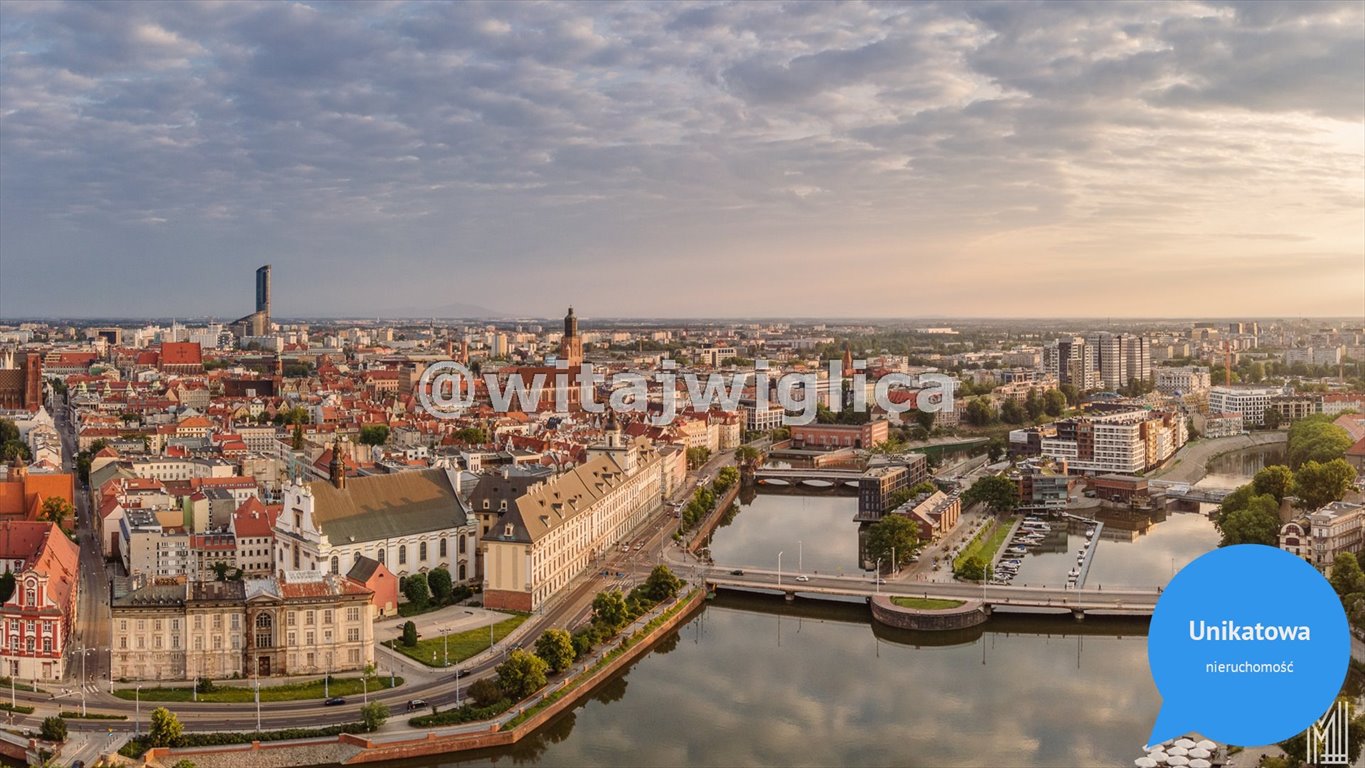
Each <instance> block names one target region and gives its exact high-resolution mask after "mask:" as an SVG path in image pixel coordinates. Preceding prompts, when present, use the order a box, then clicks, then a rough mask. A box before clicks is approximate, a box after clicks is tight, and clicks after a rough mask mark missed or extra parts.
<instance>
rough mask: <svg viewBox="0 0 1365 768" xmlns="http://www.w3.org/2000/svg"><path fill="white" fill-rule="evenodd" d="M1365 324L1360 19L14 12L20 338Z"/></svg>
mask: <svg viewBox="0 0 1365 768" xmlns="http://www.w3.org/2000/svg"><path fill="white" fill-rule="evenodd" d="M266 263H269V264H271V265H273V274H274V295H273V304H274V306H273V310H274V314H275V315H276V316H279V317H288V316H317V315H338V314H355V315H387V316H426V315H431V314H441V313H442V312H443V311H444V312H445V313H448V314H460V312H459V311H458V310H465V309H468V308H469V307H471V306H473V307H481V308H486V309H488V310H492V311H496V312H499V313H505V314H509V315H536V316H546V317H552V316H557V315H560V314H562V313H563V308H564V307H565V306H567V305H569V304H573V305H574V306H575V308H576V309H577V311H578V313H579V314H581V315H584V316H586V317H592V316H601V317H606V316H617V317H625V316H632V317H708V316H723V317H732V316H748V317H754V316H764V315H769V316H806V317H818V316H858V317H922V316H946V317H952V316H984V317H1009V316H1028V317H1040V316H1044V317H1051V316H1059V317H1060V316H1088V317H1094V316H1099V317H1105V316H1109V317H1124V316H1134V317H1141V316H1180V317H1186V316H1198V315H1204V316H1219V317H1230V316H1248V315H1254V316H1261V317H1265V316H1325V315H1337V316H1348V317H1358V316H1365V4H1362V3H1359V2H1344V3H1311V2H1259V3H1248V4H1223V3H1207V2H1206V3H1199V2H1193V3H1178V4H1171V5H1163V4H1157V3H1138V4H1124V3H1110V2H1103V3H1093V4H1087V3H1081V2H1075V3H1060V4H1046V3H1044V4H1033V3H1015V2H1007V3H983V4H974V3H963V4H958V3H946V4H941V5H935V4H913V5H894V4H875V5H864V4H846V5H845V4H840V5H834V4H827V3H804V4H803V3H793V4H779V3H753V4H720V5H714V4H688V3H650V4H631V3H622V4H617V3H594V4H586V5H574V4H560V3H555V4H538V3H529V2H527V3H521V2H517V3H510V2H509V3H492V4H480V3H475V2H461V3H442V4H416V3H413V4H410V3H396V2H395V3H367V2H348V3H344V4H336V5H333V4H326V3H283V2H280V3H264V4H254V3H250V2H236V1H234V2H209V3H199V4H192V3H156V2H136V3H131V4H120V3H115V2H99V3H72V4H65V3H55V2H54V3H50V2H33V3H29V2H24V1H23V0H6V1H5V3H4V12H3V13H0V317H19V316H47V317H56V316H68V317H92V316H172V315H178V316H191V315H192V316H204V315H214V316H217V317H220V318H222V319H229V320H230V319H233V318H235V317H238V316H241V315H244V314H246V313H247V312H249V311H250V310H251V309H252V302H253V297H254V294H253V282H252V281H253V275H252V272H253V271H254V270H255V268H256V267H257V266H259V265H261V264H266Z"/></svg>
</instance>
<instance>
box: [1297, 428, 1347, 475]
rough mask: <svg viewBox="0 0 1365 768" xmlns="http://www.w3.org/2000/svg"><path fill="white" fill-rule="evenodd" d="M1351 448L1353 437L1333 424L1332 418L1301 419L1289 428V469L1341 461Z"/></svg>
mask: <svg viewBox="0 0 1365 768" xmlns="http://www.w3.org/2000/svg"><path fill="white" fill-rule="evenodd" d="M1350 447H1351V435H1350V434H1349V433H1348V432H1347V431H1346V430H1344V429H1342V428H1341V427H1338V426H1337V425H1335V424H1333V423H1332V422H1331V417H1330V416H1325V415H1317V416H1309V417H1307V418H1305V419H1300V420H1299V421H1297V422H1295V423H1294V425H1293V426H1291V427H1290V428H1289V444H1288V447H1287V449H1286V455H1287V457H1288V461H1289V468H1290V469H1295V470H1297V469H1298V468H1299V467H1300V466H1301V465H1303V464H1304V463H1305V462H1308V461H1318V462H1327V461H1331V460H1332V459H1339V458H1341V457H1342V456H1344V455H1345V454H1346V449H1348V448H1350Z"/></svg>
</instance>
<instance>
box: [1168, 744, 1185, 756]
mask: <svg viewBox="0 0 1365 768" xmlns="http://www.w3.org/2000/svg"><path fill="white" fill-rule="evenodd" d="M1189 753H1190V751H1189V750H1188V749H1185V748H1184V747H1182V746H1180V745H1179V744H1177V745H1176V746H1174V747H1171V748H1170V749H1167V750H1166V754H1168V755H1172V756H1175V757H1184V756H1185V755H1188V754H1189Z"/></svg>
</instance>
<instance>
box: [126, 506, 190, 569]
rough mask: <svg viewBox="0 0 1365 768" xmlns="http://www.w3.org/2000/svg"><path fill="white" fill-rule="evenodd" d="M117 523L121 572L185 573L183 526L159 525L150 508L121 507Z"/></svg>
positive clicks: (186, 556) (187, 561)
mask: <svg viewBox="0 0 1365 768" xmlns="http://www.w3.org/2000/svg"><path fill="white" fill-rule="evenodd" d="M118 523H119V542H118V554H119V557H120V559H122V561H123V569H124V572H125V573H127V574H129V575H133V574H146V575H148V576H162V577H167V576H183V575H185V574H187V573H189V569H190V535H189V533H187V532H186V531H185V529H184V528H182V527H177V526H163V525H162V524H161V522H160V521H159V520H158V519H157V516H156V513H155V512H153V511H152V510H150V509H127V510H124V513H123V516H122V517H121V518H120V519H119V521H118Z"/></svg>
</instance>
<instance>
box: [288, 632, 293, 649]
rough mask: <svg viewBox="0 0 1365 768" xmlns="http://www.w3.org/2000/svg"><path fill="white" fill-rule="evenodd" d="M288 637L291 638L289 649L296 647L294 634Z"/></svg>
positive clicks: (291, 633)
mask: <svg viewBox="0 0 1365 768" xmlns="http://www.w3.org/2000/svg"><path fill="white" fill-rule="evenodd" d="M288 637H289V647H291V648H292V647H294V633H293V632H290V633H289V635H288Z"/></svg>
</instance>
